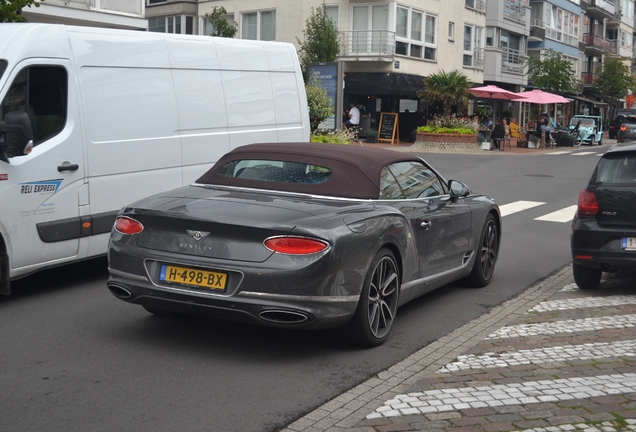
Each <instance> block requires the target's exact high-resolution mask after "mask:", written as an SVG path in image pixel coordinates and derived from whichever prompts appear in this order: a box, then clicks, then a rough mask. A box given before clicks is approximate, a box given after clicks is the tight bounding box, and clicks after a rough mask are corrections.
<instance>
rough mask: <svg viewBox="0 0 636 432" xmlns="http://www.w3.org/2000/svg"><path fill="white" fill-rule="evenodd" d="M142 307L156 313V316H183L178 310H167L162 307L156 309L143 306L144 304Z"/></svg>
mask: <svg viewBox="0 0 636 432" xmlns="http://www.w3.org/2000/svg"><path fill="white" fill-rule="evenodd" d="M142 307H143V308H144V309H146V311H148V312H150V313H151V314H153V315H156V316H158V317H162V318H180V317H182V316H183V315H182V314H180V313H178V312H172V311H167V310H164V309H158V308H154V307H150V306H145V305H144V306H142Z"/></svg>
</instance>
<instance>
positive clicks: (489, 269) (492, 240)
mask: <svg viewBox="0 0 636 432" xmlns="http://www.w3.org/2000/svg"><path fill="white" fill-rule="evenodd" d="M498 256H499V228H498V227H497V223H496V222H495V217H494V216H493V215H492V214H489V215H488V217H487V218H486V222H485V223H484V226H483V228H482V230H481V236H480V238H479V244H478V245H477V250H476V253H475V262H474V263H473V269H472V271H471V272H470V275H469V276H468V277H467V278H466V281H467V282H468V284H469V285H470V286H472V287H474V288H482V287H485V286H486V285H488V284H489V283H490V280H491V279H492V275H493V273H494V271H495V264H496V263H497V257H498Z"/></svg>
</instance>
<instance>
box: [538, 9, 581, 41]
mask: <svg viewBox="0 0 636 432" xmlns="http://www.w3.org/2000/svg"><path fill="white" fill-rule="evenodd" d="M544 18H545V19H544V20H545V37H546V38H547V39H552V40H555V41H559V42H563V43H565V44H568V45H570V46H575V47H578V45H579V16H578V15H576V14H573V13H571V12H568V11H566V10H563V9H561V8H558V7H556V6H554V5H550V4H547V3H546V4H545V17H544Z"/></svg>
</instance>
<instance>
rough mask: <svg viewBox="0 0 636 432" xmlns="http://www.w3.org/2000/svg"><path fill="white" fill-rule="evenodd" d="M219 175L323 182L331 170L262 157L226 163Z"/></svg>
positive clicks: (294, 181) (295, 181)
mask: <svg viewBox="0 0 636 432" xmlns="http://www.w3.org/2000/svg"><path fill="white" fill-rule="evenodd" d="M219 175H221V176H224V177H232V178H243V179H250V180H263V181H275V182H283V183H302V184H310V183H313V184H315V183H324V182H326V181H327V179H328V178H329V176H330V175H331V170H330V169H329V168H325V167H322V166H317V165H308V164H304V163H298V162H287V161H277V160H262V159H241V160H234V161H231V162H228V163H226V164H225V165H223V167H222V168H221V169H220V170H219Z"/></svg>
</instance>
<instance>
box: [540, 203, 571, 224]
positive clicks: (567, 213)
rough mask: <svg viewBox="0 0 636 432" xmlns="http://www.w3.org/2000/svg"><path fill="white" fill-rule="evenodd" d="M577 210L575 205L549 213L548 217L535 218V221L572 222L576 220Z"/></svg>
mask: <svg viewBox="0 0 636 432" xmlns="http://www.w3.org/2000/svg"><path fill="white" fill-rule="evenodd" d="M576 208H577V206H575V205H573V206H570V207H566V208H564V209H561V210H557V211H555V212H552V213H548V214H547V215H543V216H540V217H538V218H534V220H539V221H546V222H562V223H565V222H570V221H571V220H572V219H573V218H574V213H576Z"/></svg>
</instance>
